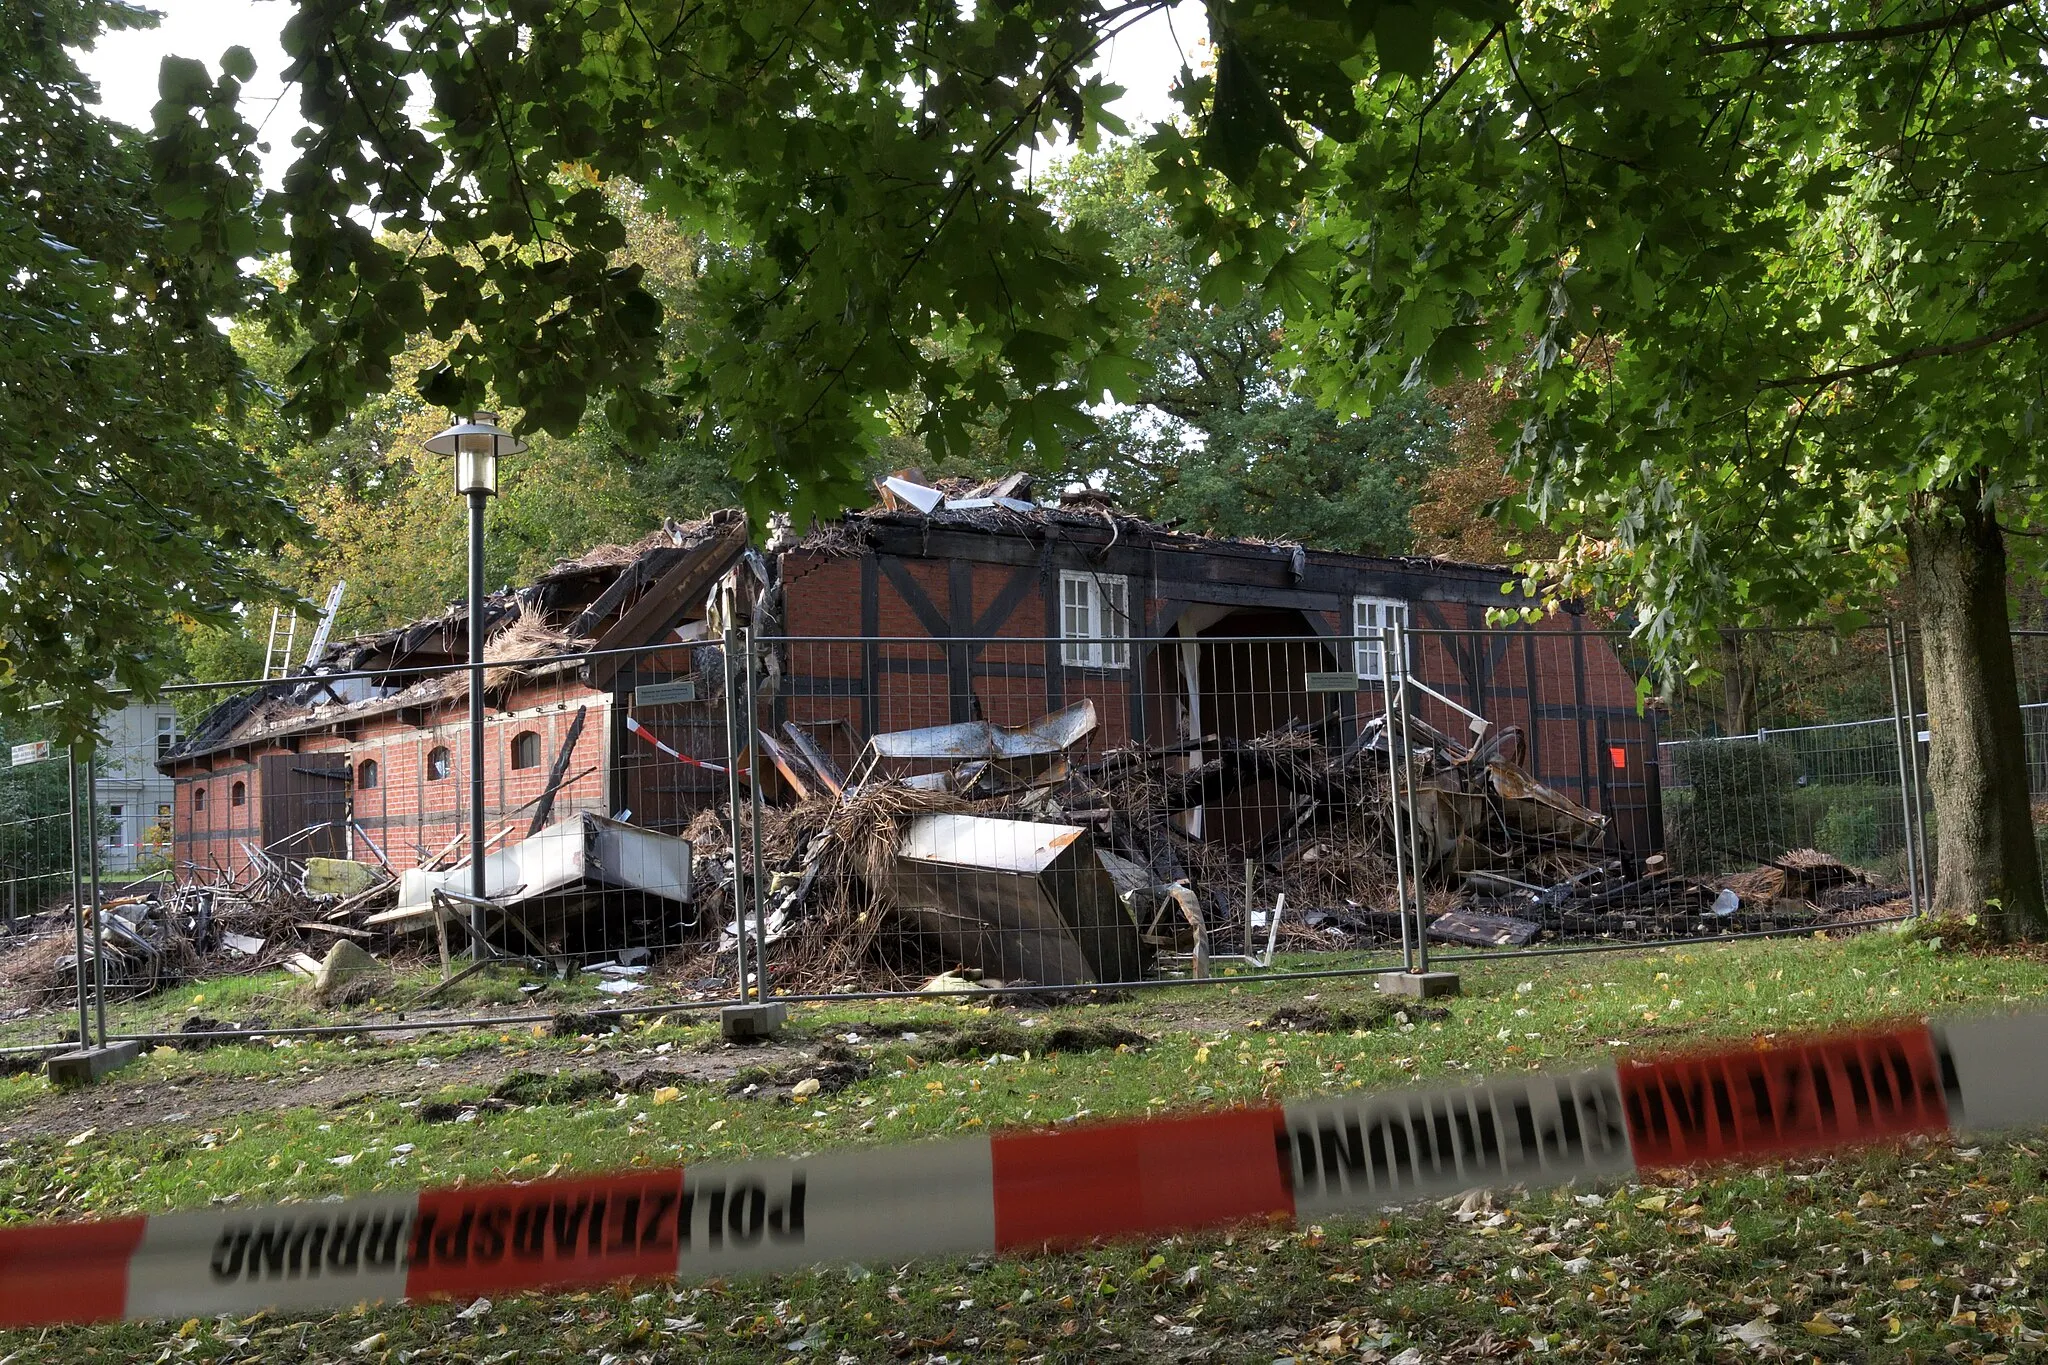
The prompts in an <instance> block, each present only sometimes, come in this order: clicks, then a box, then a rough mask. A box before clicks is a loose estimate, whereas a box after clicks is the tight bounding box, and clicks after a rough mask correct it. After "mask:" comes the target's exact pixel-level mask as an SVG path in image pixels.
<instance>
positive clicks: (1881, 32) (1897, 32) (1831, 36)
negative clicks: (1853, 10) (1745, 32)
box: [1700, 0, 2027, 57]
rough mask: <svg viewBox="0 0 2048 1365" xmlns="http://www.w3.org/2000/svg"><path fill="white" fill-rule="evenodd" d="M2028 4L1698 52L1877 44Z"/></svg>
mask: <svg viewBox="0 0 2048 1365" xmlns="http://www.w3.org/2000/svg"><path fill="white" fill-rule="evenodd" d="M2025 3H2027V0H1982V2H1981V3H1979V4H1975V5H1965V6H1964V7H1963V8H1961V9H1959V10H1956V11H1955V12H1954V13H1951V14H1944V15H1940V16H1938V17H1937V18H1933V19H1921V20H1918V21H1917V22H1914V23H1910V24H1887V25H1885V26H1884V27H1882V28H1839V29H1826V30H1823V31H1821V32H1819V33H1766V34H1765V35H1764V36H1763V37H1761V38H1744V39H1742V40H1741V41H1739V42H1733V43H1708V44H1706V45H1705V46H1704V47H1702V48H1701V49H1700V51H1701V52H1702V53H1703V54H1705V55H1706V56H1709V57H1717V56H1719V55H1721V54H1722V53H1724V52H1783V51H1786V50H1788V49H1791V48H1795V47H1822V46H1827V45H1830V44H1835V43H1878V42H1883V41H1884V40H1885V39H1887V38H1910V37H1912V36H1913V35H1914V34H1916V33H1934V32H1937V31H1939V30H1941V29H1945V28H1955V27H1957V26H1959V25H1962V24H1967V23H1971V22H1973V21H1975V20H1978V19H1982V18H1983V17H1984V16H1986V15H1987V14H1996V13H1998V12H1999V11H2000V10H2002V9H2011V8H2012V7H2013V6H2015V5H2021V4H2025Z"/></svg>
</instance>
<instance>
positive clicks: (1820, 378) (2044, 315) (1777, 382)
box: [1757, 308, 2048, 389]
mask: <svg viewBox="0 0 2048 1365" xmlns="http://www.w3.org/2000/svg"><path fill="white" fill-rule="evenodd" d="M2043 323H2048V308H2043V309H2042V310H2041V311H2040V312H2038V313H2029V314H2027V316H2025V317H2023V318H2021V319H2020V320H2019V321H2018V322H2011V323H2007V324H2006V325H2005V326H2003V327H2000V328H1998V329H1997V330H1996V331H1991V332H1986V333H1984V335H1982V336H1976V337H1971V338H1970V339H1969V340H1968V341H1948V342H1943V343H1942V344H1941V345H1939V346H1915V347H1914V348H1913V349H1912V350H1910V351H1901V352H1899V353H1898V354H1897V355H1894V356H1886V357H1885V358H1884V359H1883V360H1873V361H1870V362H1868V363H1867V364H1863V365H1850V366H1847V367H1846V368H1843V369H1839V370H1829V371H1827V372H1826V373H1825V374H1813V375H1795V376H1793V377H1792V378H1789V379H1766V380H1764V381H1762V382H1761V383H1759V384H1758V385H1757V387H1758V388H1760V389H1803V388H1808V387H1815V386H1819V385H1823V384H1833V383H1836V382H1837V381H1839V380H1843V379H1855V378H1857V377H1858V376H1861V375H1866V374H1877V373H1878V372H1879V371H1882V370H1896V369H1898V368H1899V367H1900V366H1902V365H1910V364H1912V363H1913V362H1914V361H1916V360H1932V359H1934V358H1935V357H1937V356H1950V355H1967V354H1969V353H1970V352H1971V351H1981V350H1983V349H1984V348H1985V347H1986V346H1996V345H1997V344H1998V343H1999V342H2001V341H2007V340H2010V339H2011V338H2013V337H2016V336H2018V335H2019V334H2020V333H2021V332H2026V331H2031V330H2032V329H2034V328H2036V327H2039V326H2041V325H2042V324H2043Z"/></svg>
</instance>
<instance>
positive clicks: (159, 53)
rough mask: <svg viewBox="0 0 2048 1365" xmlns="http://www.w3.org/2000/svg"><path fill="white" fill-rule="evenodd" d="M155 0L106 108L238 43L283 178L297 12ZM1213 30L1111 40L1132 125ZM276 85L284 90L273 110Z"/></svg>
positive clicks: (138, 97)
mask: <svg viewBox="0 0 2048 1365" xmlns="http://www.w3.org/2000/svg"><path fill="white" fill-rule="evenodd" d="M153 7H154V8H156V9H157V10H158V11H159V12H161V13H162V14H163V16H164V18H163V22H162V23H161V24H159V25H158V26H157V27H156V28H154V29H145V30H141V31H137V32H128V33H112V34H108V35H106V36H105V37H103V38H102V39H101V41H100V44H99V46H98V47H97V48H96V49H95V50H94V51H91V52H86V53H82V54H80V64H81V65H82V66H83V67H84V69H85V72H86V74H87V75H89V76H91V77H92V78H93V79H95V80H97V81H98V82H99V86H100V99H101V108H102V109H103V110H104V111H105V112H106V113H107V114H109V115H111V116H112V117H114V118H117V119H120V120H121V121H122V122H123V123H128V124H132V125H134V126H135V127H138V128H147V127H149V111H150V107H151V106H152V105H154V104H155V103H156V77H157V64H158V62H160V61H161V60H162V59H163V58H164V57H165V56H167V55H170V54H176V55H178V56H181V57H196V58H198V59H199V60H200V61H202V62H205V63H206V65H207V68H208V69H209V70H212V71H216V72H217V71H218V63H219V61H220V54H221V53H222V52H224V51H226V50H227V49H228V48H230V47H233V46H235V45H236V44H237V43H239V44H241V45H242V46H243V47H246V48H248V49H249V51H250V52H252V53H254V54H255V56H256V76H255V79H254V80H252V81H251V82H250V83H249V87H248V89H247V91H246V92H245V93H244V95H243V110H244V113H245V115H246V116H247V117H248V118H250V120H251V121H252V122H258V123H261V124H263V140H264V141H266V142H268V143H269V144H270V147H271V150H270V154H269V156H268V157H266V158H265V163H264V164H265V167H266V170H267V171H268V173H269V176H270V178H271V179H273V180H275V179H276V178H278V177H279V176H280V175H282V173H283V171H284V169H285V167H286V166H287V165H289V164H290V161H291V150H292V149H291V137H292V134H293V132H295V131H296V130H297V129H298V128H299V126H300V123H299V109H298V95H297V93H296V92H285V91H283V90H282V82H281V81H280V80H279V78H278V73H279V72H281V71H282V70H283V69H284V52H283V50H282V49H280V48H279V47H278V45H277V35H278V31H279V30H280V29H282V28H283V27H284V22H285V19H286V18H287V17H289V15H290V14H291V12H292V6H291V4H290V3H289V0H155V4H154V6H153ZM1207 33H1208V23H1207V18H1206V16H1205V14H1204V12H1203V8H1202V5H1201V3H1200V0H1180V3H1178V4H1176V5H1175V7H1174V9H1173V11H1172V12H1171V13H1170V14H1166V13H1162V14H1155V15H1151V16H1148V17H1147V18H1146V19H1144V20H1143V21H1141V22H1140V23H1138V24H1136V25H1134V26H1133V27H1132V28H1130V29H1129V30H1128V31H1126V32H1124V33H1123V34H1121V35H1119V36H1118V37H1117V38H1115V39H1114V40H1112V44H1111V46H1110V48H1109V50H1108V52H1107V53H1106V54H1105V57H1104V61H1103V63H1102V64H1101V65H1100V66H1099V67H1098V70H1101V71H1102V72H1103V74H1104V75H1105V76H1106V77H1107V78H1108V79H1109V80H1110V81H1112V82H1113V83H1115V84H1118V85H1121V86H1123V87H1124V88H1125V90H1126V92H1127V93H1126V94H1125V95H1124V97H1123V99H1121V100H1119V101H1118V102H1117V103H1116V104H1115V105H1114V106H1113V108H1114V109H1115V111H1116V113H1117V114H1118V116H1119V117H1121V118H1122V119H1123V120H1124V121H1125V122H1127V123H1129V124H1130V125H1131V126H1132V129H1133V130H1134V131H1137V130H1138V129H1139V128H1140V125H1144V124H1150V123H1153V122H1156V121H1157V120H1159V119H1162V118H1165V117H1167V116H1169V115H1170V114H1172V113H1173V112H1174V111H1175V107H1176V106H1175V105H1174V103H1173V101H1172V100H1171V99H1170V98H1169V97H1168V95H1167V91H1168V90H1169V89H1170V88H1171V87H1172V84H1173V78H1174V76H1175V75H1176V74H1177V73H1178V72H1179V70H1180V66H1181V60H1182V53H1183V52H1185V53H1186V54H1187V59H1188V60H1189V61H1190V62H1193V63H1195V64H1197V65H1199V63H1200V60H1201V55H1200V54H1199V53H1198V52H1197V50H1196V49H1197V47H1198V45H1199V44H1200V43H1201V41H1202V39H1203V38H1204V37H1205V36H1206V35H1207ZM280 94H283V96H284V98H283V100H282V101H281V102H280V103H278V104H277V106H276V109H275V111H274V112H271V102H272V101H274V100H277V99H278V97H279V95H280ZM266 113H268V115H269V116H268V119H267V121H266V119H265V114H266Z"/></svg>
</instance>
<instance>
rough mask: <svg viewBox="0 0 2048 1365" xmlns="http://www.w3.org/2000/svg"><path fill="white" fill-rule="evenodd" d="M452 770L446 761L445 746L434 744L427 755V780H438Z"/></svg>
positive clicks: (446, 752) (446, 749)
mask: <svg viewBox="0 0 2048 1365" xmlns="http://www.w3.org/2000/svg"><path fill="white" fill-rule="evenodd" d="M452 771H453V769H452V768H450V767H449V763H448V748H447V746H446V745H439V746H436V747H435V749H434V750H433V752H431V753H429V754H428V755H427V781H429V782H439V781H441V780H442V779H443V778H445V777H447V776H448V774H449V773H450V772H452Z"/></svg>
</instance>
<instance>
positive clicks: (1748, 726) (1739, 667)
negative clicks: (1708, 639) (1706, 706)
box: [1721, 630, 1757, 735]
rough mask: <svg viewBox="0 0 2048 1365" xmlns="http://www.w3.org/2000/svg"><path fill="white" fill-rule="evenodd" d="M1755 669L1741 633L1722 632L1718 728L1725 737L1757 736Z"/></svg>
mask: <svg viewBox="0 0 2048 1365" xmlns="http://www.w3.org/2000/svg"><path fill="white" fill-rule="evenodd" d="M1756 673H1757V670H1756V665H1755V663H1753V662H1752V661H1751V660H1750V658H1749V651H1748V650H1747V649H1745V648H1744V647H1743V638H1742V636H1741V634H1740V633H1738V632H1736V631H1732V630H1724V631H1722V632H1721V726H1722V730H1723V732H1724V733H1726V734H1731V735H1748V734H1754V733H1756Z"/></svg>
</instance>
